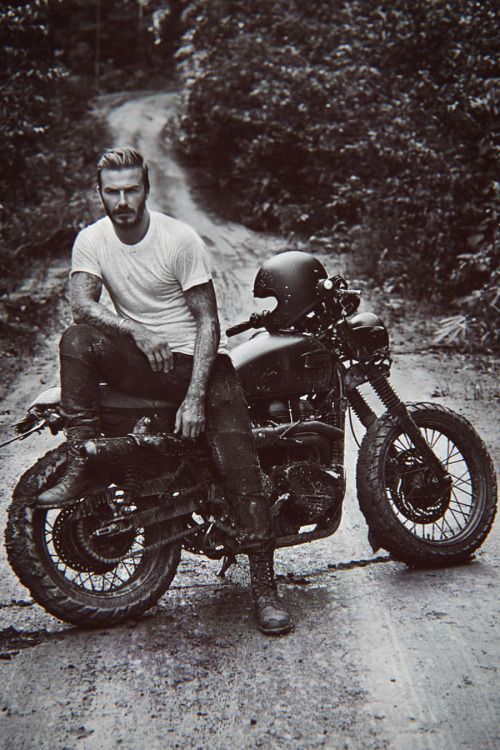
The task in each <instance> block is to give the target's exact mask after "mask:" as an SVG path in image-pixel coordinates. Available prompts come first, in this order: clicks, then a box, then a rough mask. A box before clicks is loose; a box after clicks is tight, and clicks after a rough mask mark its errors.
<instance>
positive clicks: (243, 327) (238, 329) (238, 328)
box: [226, 320, 254, 336]
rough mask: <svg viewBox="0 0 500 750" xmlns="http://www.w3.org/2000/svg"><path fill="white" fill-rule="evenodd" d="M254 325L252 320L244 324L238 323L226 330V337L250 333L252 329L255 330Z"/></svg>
mask: <svg viewBox="0 0 500 750" xmlns="http://www.w3.org/2000/svg"><path fill="white" fill-rule="evenodd" d="M253 327H254V324H253V322H252V321H251V320H245V322H244V323H236V325H235V326H231V327H230V328H228V329H227V330H226V336H237V335H238V333H243V332H244V331H249V330H250V328H253Z"/></svg>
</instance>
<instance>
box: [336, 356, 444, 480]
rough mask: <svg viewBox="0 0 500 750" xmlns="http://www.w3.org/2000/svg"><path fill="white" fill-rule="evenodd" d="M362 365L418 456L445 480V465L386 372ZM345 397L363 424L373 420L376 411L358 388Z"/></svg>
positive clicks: (375, 366)
mask: <svg viewBox="0 0 500 750" xmlns="http://www.w3.org/2000/svg"><path fill="white" fill-rule="evenodd" d="M363 369H364V373H365V375H366V380H368V382H369V383H370V385H371V386H372V388H373V390H374V391H375V393H376V394H377V396H378V397H379V399H380V400H381V401H382V403H383V404H384V406H385V407H386V409H387V411H388V412H389V414H390V415H391V416H392V417H393V418H394V419H395V421H397V423H398V424H399V425H400V426H401V427H402V429H403V431H404V433H405V434H406V435H408V437H409V438H410V440H411V441H412V443H413V445H414V446H415V448H416V449H417V450H418V452H419V453H420V455H421V457H422V458H423V459H424V460H425V461H426V462H427V463H428V465H429V466H430V467H431V468H432V470H433V472H434V475H435V476H436V477H437V479H438V481H440V482H441V481H443V480H445V479H446V477H447V476H448V475H447V472H446V469H445V468H444V467H443V465H442V463H441V461H440V460H439V459H438V458H437V456H436V455H435V453H434V451H433V450H432V448H431V447H430V445H429V444H428V443H427V441H426V440H425V438H424V437H423V435H422V433H421V432H420V429H419V427H418V425H417V424H416V422H415V420H414V419H413V417H412V416H411V413H410V411H409V410H408V408H407V406H406V404H405V403H404V402H403V401H401V399H400V398H399V396H398V395H397V393H396V391H395V390H394V388H393V387H392V385H391V384H390V383H389V380H388V378H387V375H386V372H385V371H384V370H382V369H381V368H380V367H379V366H377V365H374V364H371V365H367V366H365V367H364V368H363ZM347 398H348V400H349V403H350V404H351V406H352V408H353V410H354V413H355V414H356V415H357V417H358V418H359V419H360V421H361V423H362V424H363V426H364V427H366V429H368V428H369V427H370V426H371V425H372V424H373V423H374V422H375V421H376V418H377V415H376V414H375V412H374V411H373V410H372V409H371V408H370V406H368V404H367V403H366V401H365V400H364V398H363V396H362V395H361V394H360V393H359V391H358V390H357V388H352V389H351V390H348V393H347Z"/></svg>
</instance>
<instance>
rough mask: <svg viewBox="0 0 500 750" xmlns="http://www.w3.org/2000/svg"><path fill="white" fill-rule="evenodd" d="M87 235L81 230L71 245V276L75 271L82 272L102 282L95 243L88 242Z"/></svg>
mask: <svg viewBox="0 0 500 750" xmlns="http://www.w3.org/2000/svg"><path fill="white" fill-rule="evenodd" d="M87 235H88V233H86V232H85V230H83V231H82V232H80V233H79V234H78V235H77V237H76V239H75V243H74V245H73V252H72V254H71V272H70V273H71V274H73V273H76V272H77V271H84V272H85V273H91V274H92V275H93V276H97V277H98V278H99V279H101V280H102V272H101V267H100V265H99V261H98V258H97V252H96V249H95V243H93V242H91V241H90V240H89V237H88V236H87Z"/></svg>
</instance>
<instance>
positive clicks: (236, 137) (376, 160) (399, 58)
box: [178, 0, 499, 343]
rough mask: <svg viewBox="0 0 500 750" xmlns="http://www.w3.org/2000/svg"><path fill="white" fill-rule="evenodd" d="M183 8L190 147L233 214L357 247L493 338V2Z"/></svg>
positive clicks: (381, 275)
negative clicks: (453, 303)
mask: <svg viewBox="0 0 500 750" xmlns="http://www.w3.org/2000/svg"><path fill="white" fill-rule="evenodd" d="M183 21H184V29H185V32H184V37H183V41H182V45H181V47H180V49H179V52H178V59H179V62H180V65H181V69H182V73H183V77H184V82H185V95H184V100H183V112H182V118H181V122H180V126H181V129H180V135H179V145H180V148H181V149H182V151H183V152H184V153H185V154H186V156H187V157H188V158H189V159H190V160H192V161H193V162H194V163H197V164H198V165H201V166H203V167H204V168H205V170H206V171H207V173H208V174H210V176H211V182H212V187H215V188H216V189H217V190H218V192H219V194H220V197H221V198H222V199H223V201H224V204H225V205H226V210H227V212H228V214H231V215H238V216H239V217H243V220H244V221H246V222H247V223H248V224H250V225H252V226H255V227H258V228H266V229H270V230H279V231H285V232H289V233H291V234H298V235H300V236H302V237H310V236H311V235H315V236H316V237H318V236H319V237H320V238H330V239H331V241H332V244H336V245H337V246H338V247H340V248H342V246H343V245H344V246H351V247H354V249H355V250H356V253H357V257H358V258H359V259H360V260H361V262H362V263H363V265H364V267H365V270H366V271H367V272H369V273H370V274H372V275H373V276H374V277H375V278H377V279H378V280H380V281H385V280H387V278H388V277H389V278H390V280H391V288H397V289H399V290H400V291H407V290H409V289H411V290H412V291H413V292H414V293H416V294H417V295H420V296H424V295H429V294H432V295H434V296H436V297H441V298H445V299H447V300H450V299H454V300H455V301H456V303H457V304H458V305H459V307H460V312H461V313H462V312H467V314H468V316H469V318H470V321H469V322H470V323H471V324H474V323H475V325H476V327H475V328H474V326H473V330H474V331H475V333H476V334H477V333H478V331H479V336H480V337H482V338H483V341H484V342H485V343H493V341H494V340H495V336H496V335H498V334H497V333H496V331H498V328H499V327H498V321H499V306H498V293H497V287H498V276H497V274H498V270H497V269H498V265H499V263H498V261H499V250H498V246H497V244H496V237H495V231H496V213H497V210H498V192H497V185H496V183H495V175H496V171H497V160H496V156H495V142H494V134H495V122H496V117H497V116H498V101H497V99H496V88H495V86H496V79H495V75H496V60H497V59H498V33H497V28H498V11H497V6H496V3H495V2H494V0H483V2H480V3H479V2H476V1H475V0H434V2H432V3H427V2H425V3H424V2H416V3H415V2H409V0H394V2H392V3H390V4H380V3H372V2H369V0H352V1H349V2H347V0H345V1H339V2H334V3H332V2H331V0H317V1H316V2H315V3H305V2H304V0H290V2H288V3H282V2H279V1H278V0H254V2H252V3H251V4H247V3H242V2H240V1H239V0H212V2H210V3H205V2H203V0H191V2H189V3H188V4H187V8H186V10H185V13H184V18H183ZM468 330H469V329H468ZM471 330H472V329H471Z"/></svg>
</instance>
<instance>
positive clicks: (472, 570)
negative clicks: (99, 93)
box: [0, 93, 500, 750]
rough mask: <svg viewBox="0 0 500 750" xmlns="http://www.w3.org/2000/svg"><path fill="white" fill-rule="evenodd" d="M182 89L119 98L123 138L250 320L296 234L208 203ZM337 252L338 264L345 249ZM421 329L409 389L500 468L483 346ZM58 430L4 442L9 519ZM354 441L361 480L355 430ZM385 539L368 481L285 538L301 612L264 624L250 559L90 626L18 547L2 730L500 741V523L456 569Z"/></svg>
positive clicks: (92, 743) (287, 740)
mask: <svg viewBox="0 0 500 750" xmlns="http://www.w3.org/2000/svg"><path fill="white" fill-rule="evenodd" d="M174 105H175V97H174V95H172V94H164V93H162V94H148V95H143V96H137V97H135V98H131V99H128V100H124V99H123V98H119V97H115V98H113V97H108V98H107V99H106V100H103V101H102V102H101V107H102V110H103V112H104V113H105V114H106V116H107V117H108V121H109V123H110V126H111V128H112V131H113V133H114V138H115V141H116V142H117V143H121V144H128V145H135V146H136V147H138V148H140V149H141V150H142V151H143V152H144V153H145V154H146V156H147V157H149V158H150V159H151V161H152V162H153V165H154V170H153V193H152V205H153V207H158V208H161V209H163V210H165V211H167V212H170V213H172V214H174V215H176V216H178V217H179V218H181V219H183V220H185V221H187V222H189V223H191V224H192V225H193V226H194V227H195V228H196V229H197V230H198V231H199V232H200V234H202V235H203V236H204V238H205V240H206V242H207V244H208V246H209V248H210V249H211V252H212V253H213V258H214V266H215V269H216V275H217V278H216V282H217V289H218V295H219V301H220V304H221V307H222V314H223V319H224V323H229V322H235V321H237V320H240V319H242V317H243V316H245V315H246V314H247V313H248V312H249V311H250V310H251V309H253V308H252V301H251V282H252V279H253V275H254V273H255V270H256V268H257V266H258V263H259V260H260V259H261V258H262V257H264V256H268V255H270V254H271V253H272V252H274V251H275V250H276V249H277V248H280V247H283V245H284V242H283V241H281V240H280V239H279V238H273V237H265V236H259V235H256V234H254V233H252V232H250V231H248V230H246V229H244V228H243V227H241V226H238V225H230V224H227V223H221V222H219V221H217V219H215V218H213V217H211V216H209V215H208V214H207V213H205V212H204V211H203V210H202V209H201V208H200V207H199V206H198V205H197V204H196V203H195V202H194V201H193V198H192V193H191V191H190V188H189V179H188V177H187V176H186V174H185V172H184V171H183V170H182V169H181V168H180V167H179V165H178V164H176V162H175V159H174V158H173V157H172V154H171V153H170V152H169V148H168V143H165V142H164V139H163V137H162V128H163V125H164V122H165V119H166V116H167V112H169V111H171V109H172V107H173V106H174ZM322 260H323V262H324V263H325V265H326V266H327V268H328V269H329V270H330V271H332V270H333V266H334V264H335V265H337V264H339V263H344V262H345V260H343V259H341V260H339V259H338V258H328V257H326V256H322ZM58 270H59V274H60V273H63V272H64V270H65V269H64V266H62V267H61V268H60V269H58ZM56 276H57V274H56ZM58 278H60V275H59V277H58ZM47 283H49V282H47ZM408 336H409V333H408V330H407V329H404V328H401V329H400V331H399V333H397V335H396V339H395V352H396V358H395V359H396V361H395V367H394V382H395V384H396V386H397V387H398V388H399V390H400V392H401V393H402V394H403V395H404V397H405V399H406V400H420V401H422V400H429V399H431V398H432V397H433V395H434V396H435V397H436V398H437V399H438V400H439V403H443V404H445V405H449V406H451V407H452V408H455V409H457V410H458V411H460V412H462V413H464V414H465V415H466V416H467V417H469V418H470V419H471V420H472V421H473V422H474V423H475V424H476V426H477V428H478V429H479V431H480V432H481V434H482V435H483V437H484V438H485V440H486V441H487V443H488V445H489V446H490V448H491V449H492V451H493V452H494V455H495V458H496V461H497V465H498V459H499V457H500V439H499V435H498V433H496V432H495V431H494V430H495V429H496V416H497V414H498V411H497V410H496V412H495V409H496V404H497V403H498V402H496V401H495V395H497V394H495V385H494V381H493V377H492V375H491V374H488V373H487V372H483V373H481V379H480V384H481V386H480V389H479V390H478V388H477V387H476V386H475V383H476V380H475V379H476V375H477V373H476V372H475V371H474V370H468V369H464V367H465V365H466V361H465V360H464V359H463V358H461V357H460V356H458V355H454V356H451V355H450V356H449V357H447V358H446V359H445V360H443V358H442V355H440V356H438V355H437V354H433V353H425V352H424V353H422V352H420V353H419V354H418V355H412V354H408V353H404V352H408V351H409V350H410V349H411V348H412V345H411V343H409V339H408ZM415 340H417V341H418V336H417V338H416V339H415V336H414V341H415ZM56 341H57V339H56V336H55V335H51V336H49V338H48V340H47V342H46V344H47V345H46V348H44V349H42V350H40V352H39V353H38V355H37V356H36V358H35V359H34V360H33V362H31V363H30V364H29V367H27V368H26V369H25V371H24V372H23V373H22V374H21V375H20V377H19V378H18V380H17V381H16V383H15V384H14V386H13V387H12V388H11V390H10V392H9V393H8V394H7V395H6V398H5V400H4V403H3V405H2V414H1V422H2V428H1V430H0V442H1V441H2V440H5V439H6V438H7V437H8V436H9V434H10V433H9V431H8V429H7V426H8V424H9V423H10V422H12V421H13V419H14V417H15V416H16V415H18V414H19V413H21V411H22V409H23V407H24V405H25V404H26V403H27V401H28V400H29V399H30V398H31V397H33V396H34V395H36V393H37V392H38V391H39V390H41V389H42V388H43V387H44V384H50V383H52V382H54V381H56V380H57V366H56V360H55V351H56ZM420 343H421V342H420ZM420 348H422V347H421V346H420ZM398 352H399V353H398ZM474 396H475V397H476V399H475V400H474V398H473V397H474ZM479 396H481V398H479ZM53 444H54V439H51V438H50V437H48V436H42V437H40V438H32V439H31V441H27V442H25V443H17V444H14V445H13V446H9V447H8V448H6V449H4V450H3V451H2V454H1V457H2V461H3V464H2V472H3V481H2V486H1V488H0V512H1V516H0V518H1V520H2V526H3V525H4V523H5V512H6V507H7V504H8V502H9V497H10V491H11V489H12V487H13V485H14V484H15V482H16V480H17V478H18V476H19V475H20V474H21V473H22V471H23V470H24V469H25V468H26V467H28V466H29V465H30V464H31V463H33V462H34V460H35V458H36V457H38V456H39V455H41V454H42V453H43V452H44V451H45V450H47V449H48V448H49V447H52V446H53ZM350 455H351V460H350V466H351V468H350V474H351V477H352V475H353V466H354V458H355V445H354V443H353V442H352V440H351V442H350ZM366 536H367V535H366V526H365V523H364V520H363V518H362V516H361V514H360V512H359V510H358V509H357V507H356V497H355V493H354V490H353V483H352V481H351V483H350V487H349V491H348V497H347V500H346V509H345V515H344V519H343V522H342V526H341V529H340V530H339V532H338V533H337V534H336V535H335V536H334V537H333V538H330V539H327V540H324V541H322V542H315V543H314V544H310V545H306V546H304V547H300V548H296V549H290V550H283V551H280V552H279V553H278V555H277V572H278V574H280V580H281V592H282V594H283V596H284V597H285V598H286V600H287V602H288V603H289V605H290V607H291V609H292V611H293V615H294V619H295V623H296V629H295V631H294V633H293V634H291V635H289V636H287V637H285V638H279V639H268V638H265V637H264V636H262V635H260V634H259V633H258V632H257V631H256V629H255V628H254V625H253V620H252V608H251V602H250V599H249V596H248V593H247V588H246V578H247V570H246V565H245V561H244V560H243V559H242V560H241V562H240V564H239V566H238V567H237V568H233V569H232V571H231V572H230V573H229V574H228V577H227V580H226V581H225V582H222V581H221V580H220V579H218V578H217V577H216V575H215V573H216V570H217V564H216V563H210V562H208V561H203V560H201V561H200V560H198V559H195V558H194V557H188V556H186V557H185V558H184V560H183V562H182V563H181V567H180V569H179V574H178V576H177V577H176V579H175V580H174V585H173V587H172V589H171V591H170V592H169V593H168V595H167V596H165V597H164V598H163V599H162V600H161V601H160V603H159V605H158V606H157V607H155V608H154V609H153V610H152V611H151V612H149V613H148V614H147V616H145V617H144V618H143V619H141V620H140V621H139V622H132V623H130V624H129V625H126V626H123V627H118V628H115V629H109V630H101V631H97V632H95V631H94V632H85V631H81V630H77V629H74V628H71V627H68V626H66V625H64V624H62V623H58V622H57V621H55V620H54V619H52V618H51V617H49V616H48V615H47V614H45V613H44V612H43V611H42V610H41V609H40V608H39V607H38V606H37V605H35V604H34V603H33V602H32V601H31V600H30V599H29V597H28V595H27V592H26V590H25V589H23V588H22V587H21V586H20V584H19V583H18V582H17V580H16V578H15V577H14V575H13V574H12V573H11V571H10V569H9V567H8V565H7V563H6V560H5V554H4V551H3V550H2V552H1V553H0V569H1V581H2V585H1V594H0V747H2V748H6V749H7V748H8V749H9V750H17V749H18V748H19V749H20V748H23V749H25V750H41V749H42V748H45V749H47V750H76V749H77V748H78V749H80V748H81V749H82V750H103V749H104V750H108V749H111V748H124V749H126V750H143V749H144V750H146V749H147V750H156V749H159V748H183V749H184V748H186V749H187V748H193V749H195V748H196V749H200V750H201V749H203V750H205V749H206V750H212V749H213V750H215V749H217V750H219V749H220V750H226V749H228V750H229V749H232V748H238V749H240V748H241V749H243V748H264V749H265V750H267V749H271V750H274V749H275V748H276V749H280V750H281V749H282V750H299V749H300V750H302V749H304V750H306V749H307V750H309V749H313V748H330V749H334V750H337V748H338V749H339V750H340V749H341V748H342V749H346V750H347V749H351V748H352V749H353V750H358V749H359V750H375V749H379V748H392V749H394V750H466V749H468V748H477V749H479V750H493V749H494V748H500V726H499V719H498V717H499V716H500V683H499V674H498V669H499V654H500V628H499V623H498V609H499V608H498V586H499V583H500V581H499V578H500V552H499V548H500V546H499V541H500V539H499V536H500V532H499V525H498V523H497V525H496V527H494V529H493V532H492V533H491V535H490V537H489V539H488V540H487V542H486V543H485V545H484V547H483V549H482V550H481V552H480V554H478V555H477V558H476V559H475V560H474V561H473V562H472V563H470V564H468V565H466V566H462V567H458V568H453V569H448V570H430V571H423V572H414V571H409V570H408V569H406V568H405V567H404V566H403V565H400V564H398V563H394V562H391V561H389V560H388V559H387V557H386V555H385V554H382V555H381V554H379V555H377V556H376V555H373V554H372V552H371V549H370V547H369V545H368V542H367V538H366Z"/></svg>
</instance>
